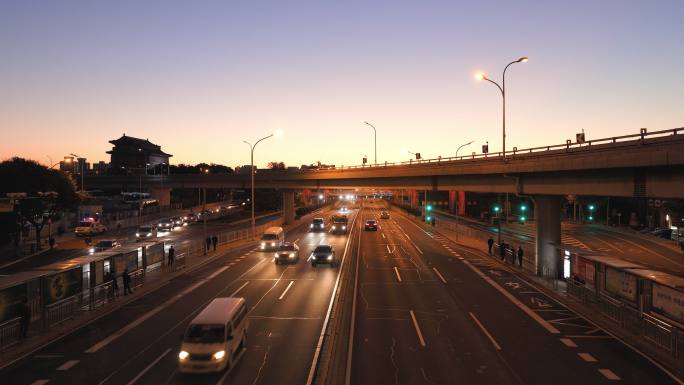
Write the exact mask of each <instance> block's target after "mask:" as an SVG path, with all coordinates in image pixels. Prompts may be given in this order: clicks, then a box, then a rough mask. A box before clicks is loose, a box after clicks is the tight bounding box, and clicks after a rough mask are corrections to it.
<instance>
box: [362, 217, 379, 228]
mask: <svg viewBox="0 0 684 385" xmlns="http://www.w3.org/2000/svg"><path fill="white" fill-rule="evenodd" d="M363 229H364V230H366V231H378V221H376V220H375V219H367V220H366V223H365V224H364V225H363Z"/></svg>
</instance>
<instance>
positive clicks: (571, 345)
mask: <svg viewBox="0 0 684 385" xmlns="http://www.w3.org/2000/svg"><path fill="white" fill-rule="evenodd" d="M560 341H561V342H562V343H563V345H565V346H567V347H569V348H576V347H577V344H576V343H575V341H573V340H571V339H570V338H561V339H560Z"/></svg>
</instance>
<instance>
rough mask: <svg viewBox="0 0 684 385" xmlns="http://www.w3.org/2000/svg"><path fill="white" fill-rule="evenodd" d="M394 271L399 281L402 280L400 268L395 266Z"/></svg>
mask: <svg viewBox="0 0 684 385" xmlns="http://www.w3.org/2000/svg"><path fill="white" fill-rule="evenodd" d="M394 273H395V274H396V275H397V281H399V282H401V275H399V269H397V267H396V266H394Z"/></svg>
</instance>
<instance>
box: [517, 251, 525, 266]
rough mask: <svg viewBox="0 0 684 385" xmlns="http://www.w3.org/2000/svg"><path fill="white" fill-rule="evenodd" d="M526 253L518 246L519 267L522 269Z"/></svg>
mask: <svg viewBox="0 0 684 385" xmlns="http://www.w3.org/2000/svg"><path fill="white" fill-rule="evenodd" d="M524 254H525V253H524V252H523V249H522V246H518V265H519V266H520V267H521V268H522V261H523V255H524Z"/></svg>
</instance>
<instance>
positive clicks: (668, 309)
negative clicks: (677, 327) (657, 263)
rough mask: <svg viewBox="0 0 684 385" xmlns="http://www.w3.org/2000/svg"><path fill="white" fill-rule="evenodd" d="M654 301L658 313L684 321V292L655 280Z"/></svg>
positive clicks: (653, 305)
mask: <svg viewBox="0 0 684 385" xmlns="http://www.w3.org/2000/svg"><path fill="white" fill-rule="evenodd" d="M652 301H653V304H652V307H653V309H654V310H655V311H656V312H657V313H660V314H662V315H664V316H666V317H669V318H672V319H673V320H675V321H677V322H682V323H684V293H682V292H681V291H677V290H675V289H671V288H669V287H667V286H663V285H659V284H657V283H655V282H653V297H652Z"/></svg>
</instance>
